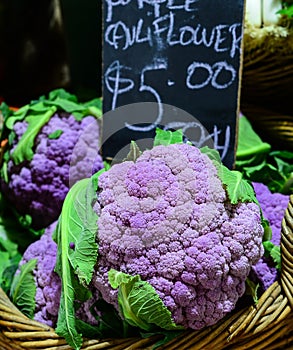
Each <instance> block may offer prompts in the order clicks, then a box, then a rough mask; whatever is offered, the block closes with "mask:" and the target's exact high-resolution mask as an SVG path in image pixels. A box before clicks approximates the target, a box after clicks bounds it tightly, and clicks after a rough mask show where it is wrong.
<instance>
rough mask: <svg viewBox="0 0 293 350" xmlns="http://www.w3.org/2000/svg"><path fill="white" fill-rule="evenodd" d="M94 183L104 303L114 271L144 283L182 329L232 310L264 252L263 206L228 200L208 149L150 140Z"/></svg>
mask: <svg viewBox="0 0 293 350" xmlns="http://www.w3.org/2000/svg"><path fill="white" fill-rule="evenodd" d="M227 171H228V170H227ZM98 184H99V190H98V200H97V202H96V204H95V206H94V210H95V211H96V213H97V215H98V217H99V219H98V235H97V240H98V244H99V253H98V263H97V264H96V267H95V272H94V276H93V279H92V283H93V285H94V287H96V288H97V289H98V290H99V291H100V292H101V295H102V297H103V298H104V299H105V300H106V301H107V302H108V303H111V304H112V305H114V306H116V307H117V308H118V302H117V298H118V293H119V292H118V291H117V289H115V288H112V286H111V283H109V271H110V270H112V269H114V270H116V271H119V272H122V273H124V274H127V275H131V276H135V275H139V276H140V277H141V279H142V280H143V281H146V282H148V283H149V284H150V285H151V286H152V287H153V288H154V289H155V291H156V293H157V294H158V295H159V297H160V299H161V300H162V302H163V303H164V305H165V307H166V308H167V309H168V310H169V311H170V313H171V317H172V319H173V321H174V322H175V323H176V325H180V326H183V327H185V328H192V329H201V328H202V327H205V326H209V325H212V324H215V323H216V322H217V321H218V320H220V319H221V318H222V317H223V316H225V315H226V314H227V313H229V312H230V311H231V310H233V309H234V308H235V306H236V303H237V301H238V299H239V298H240V297H241V296H242V295H243V294H244V291H245V280H246V278H247V276H248V275H249V273H250V270H251V266H252V265H254V264H256V263H257V261H258V260H259V259H260V257H261V256H262V254H263V246H262V236H263V232H264V231H263V227H262V224H261V214H260V208H259V206H258V205H257V204H256V203H254V202H252V201H251V202H237V203H236V204H232V202H231V201H230V199H229V197H228V194H227V191H226V186H225V185H223V183H222V181H221V179H220V177H219V173H218V170H217V168H216V166H215V165H214V163H213V162H212V160H210V158H209V157H208V156H207V155H206V154H204V153H202V152H201V151H200V150H199V149H197V148H196V147H193V146H190V145H187V144H174V145H169V146H155V147H154V148H153V149H151V150H147V151H144V152H143V153H142V154H141V155H140V156H139V157H138V158H137V160H136V161H135V162H133V161H125V162H123V163H121V164H116V165H113V166H112V167H111V168H110V169H109V170H108V171H106V172H104V173H102V174H101V175H100V176H99V181H98ZM138 288H142V287H138Z"/></svg>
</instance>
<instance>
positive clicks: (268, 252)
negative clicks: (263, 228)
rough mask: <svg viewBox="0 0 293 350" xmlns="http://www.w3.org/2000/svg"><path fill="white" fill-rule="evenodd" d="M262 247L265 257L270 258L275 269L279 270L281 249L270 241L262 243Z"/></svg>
mask: <svg viewBox="0 0 293 350" xmlns="http://www.w3.org/2000/svg"><path fill="white" fill-rule="evenodd" d="M263 246H264V248H265V256H266V257H271V258H272V259H273V261H274V263H275V266H276V268H277V269H278V270H281V247H280V246H279V245H275V244H274V243H272V242H270V241H266V242H263Z"/></svg>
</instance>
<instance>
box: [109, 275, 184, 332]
mask: <svg viewBox="0 0 293 350" xmlns="http://www.w3.org/2000/svg"><path fill="white" fill-rule="evenodd" d="M108 278H109V283H110V285H111V287H112V288H114V289H118V304H119V307H120V309H121V312H122V314H123V317H124V318H125V320H126V321H127V322H128V323H129V324H131V325H132V326H136V327H140V328H142V329H144V330H146V331H150V330H152V329H154V328H155V327H160V328H163V329H166V330H176V329H177V330H179V329H183V327H181V326H177V325H176V324H175V323H174V322H173V320H172V318H171V312H170V311H169V310H168V309H167V308H166V306H165V305H164V304H163V302H162V300H161V299H160V297H159V295H158V294H157V292H156V291H155V289H154V288H153V287H152V286H151V285H150V284H149V283H148V282H146V281H142V280H141V278H140V276H139V275H136V276H130V275H128V274H125V273H123V272H119V271H116V270H114V269H111V270H110V271H109V272H108Z"/></svg>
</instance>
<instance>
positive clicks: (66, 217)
mask: <svg viewBox="0 0 293 350" xmlns="http://www.w3.org/2000/svg"><path fill="white" fill-rule="evenodd" d="M101 172H102V171H100V172H98V173H97V174H95V175H94V176H93V177H92V178H89V179H83V180H80V181H79V182H77V183H76V184H75V185H74V186H73V187H72V188H71V189H70V191H69V192H68V194H67V196H66V198H65V201H64V204H63V208H62V212H61V216H60V218H59V221H58V225H57V230H56V231H55V235H54V240H55V241H56V242H57V244H58V253H57V261H56V272H57V273H58V274H59V276H60V277H61V279H62V291H61V300H60V312H59V316H58V322H57V328H56V333H57V334H59V335H61V336H63V337H65V339H66V340H67V342H68V344H70V345H71V346H72V347H73V348H74V349H79V348H80V347H81V345H82V335H81V333H79V332H78V328H77V324H76V319H75V312H76V310H75V306H76V305H75V301H76V300H79V301H85V300H87V299H88V298H89V297H90V296H91V295H90V292H89V290H88V289H87V288H86V286H87V285H88V284H89V282H90V280H91V278H92V274H93V271H94V265H95V263H96V261H97V254H98V245H97V243H96V242H95V239H96V231H97V216H96V214H95V212H94V211H93V208H92V205H93V202H94V200H95V199H96V189H97V185H98V176H99V175H100V173H101Z"/></svg>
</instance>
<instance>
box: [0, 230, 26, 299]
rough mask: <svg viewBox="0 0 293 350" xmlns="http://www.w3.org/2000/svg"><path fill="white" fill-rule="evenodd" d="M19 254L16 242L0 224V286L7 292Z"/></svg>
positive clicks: (19, 257)
mask: <svg viewBox="0 0 293 350" xmlns="http://www.w3.org/2000/svg"><path fill="white" fill-rule="evenodd" d="M20 259H21V254H20V253H19V252H18V246H17V244H15V243H13V242H11V241H10V240H9V239H8V237H7V236H6V231H5V228H4V227H3V226H2V225H1V224H0V261H1V264H0V287H1V288H2V289H3V290H4V292H5V293H7V294H9V292H10V288H11V283H12V280H13V276H14V274H15V272H16V270H17V267H18V263H19V261H20Z"/></svg>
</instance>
